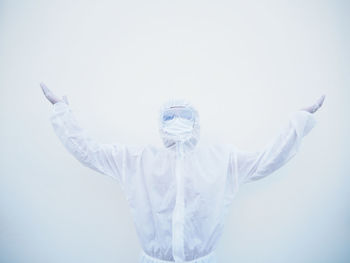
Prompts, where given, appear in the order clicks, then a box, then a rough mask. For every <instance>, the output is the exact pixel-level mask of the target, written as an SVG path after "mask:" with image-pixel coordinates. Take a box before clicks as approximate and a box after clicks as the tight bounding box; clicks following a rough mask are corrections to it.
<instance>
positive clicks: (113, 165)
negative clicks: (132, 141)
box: [50, 99, 316, 263]
mask: <svg viewBox="0 0 350 263" xmlns="http://www.w3.org/2000/svg"><path fill="white" fill-rule="evenodd" d="M172 106H184V107H187V108H189V109H191V110H192V111H193V114H194V122H193V125H192V127H193V128H192V129H191V130H189V129H188V127H190V126H189V125H188V124H189V122H185V123H177V125H174V126H172V127H171V126H166V125H165V124H164V122H163V119H162V116H163V112H164V111H165V110H167V109H169V108H170V107H172ZM50 120H51V123H52V126H53V128H54V131H55V133H56V134H57V136H58V137H59V139H60V140H61V142H62V143H63V145H64V146H65V147H66V149H67V150H68V151H69V152H70V153H71V154H72V155H73V156H74V157H75V158H76V159H77V160H79V161H80V162H81V163H82V164H83V165H85V166H87V167H90V168H92V169H93V170H95V171H97V172H99V173H101V174H104V175H108V176H111V177H112V178H114V179H116V180H117V182H118V183H119V184H120V186H121V188H122V190H123V193H124V194H125V196H126V199H127V201H128V204H129V206H130V209H131V213H132V216H133V218H134V223H135V227H136V230H137V234H138V237H139V240H140V244H141V247H142V252H141V255H140V261H139V262H142V263H155V262H193V263H214V262H217V261H216V260H217V259H216V257H215V248H216V246H217V243H218V240H219V238H220V236H221V235H222V232H223V227H224V219H225V216H226V215H227V212H228V211H229V208H230V205H231V203H232V200H233V198H234V196H235V194H236V193H237V191H238V189H239V186H241V185H242V184H244V183H248V182H253V181H255V180H259V179H261V178H263V177H265V176H267V175H269V174H271V173H272V172H274V171H275V170H277V169H278V168H280V167H281V166H282V165H283V164H285V163H286V162H287V161H289V160H290V159H291V158H292V157H293V156H294V155H295V154H296V152H297V151H298V149H299V146H300V144H301V141H302V138H303V137H304V136H305V135H306V134H307V133H308V132H309V131H310V130H311V129H312V128H313V127H314V125H315V123H316V120H315V118H314V117H313V114H311V113H309V112H307V111H302V110H298V111H296V112H294V113H292V114H291V115H290V118H289V122H288V124H287V125H286V126H285V127H282V129H281V131H280V133H279V134H278V136H277V137H275V138H273V140H271V141H270V142H269V143H268V144H267V145H266V146H265V147H264V148H263V149H262V150H261V151H257V152H247V151H242V150H239V149H238V148H237V147H235V146H232V145H212V146H205V145H202V144H201V143H200V140H199V135H200V125H199V116H198V112H197V111H196V109H195V108H194V107H193V106H192V105H191V104H190V103H188V102H187V101H185V100H175V99H172V100H169V101H168V102H167V103H165V104H164V105H163V106H162V107H161V109H160V112H159V131H160V135H161V137H162V140H163V144H164V146H165V147H155V146H150V145H146V146H140V147H138V146H126V145H124V144H121V143H117V144H102V143H98V142H97V141H95V140H94V139H92V138H90V137H89V136H88V134H87V133H86V131H85V130H84V129H83V128H82V127H80V126H79V123H78V122H77V120H76V119H75V117H74V115H73V113H72V110H71V109H70V106H69V105H68V104H66V103H65V102H64V101H59V102H57V103H55V104H54V105H53V112H52V115H51V117H50ZM181 129H183V131H184V132H183V134H182V135H181V136H179V137H178V138H177V137H176V134H174V133H173V134H171V132H172V131H173V132H176V131H179V134H180V132H181ZM180 137H181V138H180ZM179 138H180V139H179Z"/></svg>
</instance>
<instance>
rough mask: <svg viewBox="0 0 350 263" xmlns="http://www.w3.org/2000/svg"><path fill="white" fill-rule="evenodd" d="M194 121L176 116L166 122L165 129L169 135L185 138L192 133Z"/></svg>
mask: <svg viewBox="0 0 350 263" xmlns="http://www.w3.org/2000/svg"><path fill="white" fill-rule="evenodd" d="M193 124H194V122H193V121H192V120H186V119H183V118H178V117H176V118H174V119H173V120H171V121H167V122H165V123H164V126H163V130H164V132H166V133H167V134H168V135H169V136H171V137H173V138H178V139H184V138H186V137H188V136H189V135H191V133H192V130H193Z"/></svg>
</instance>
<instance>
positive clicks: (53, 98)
mask: <svg viewBox="0 0 350 263" xmlns="http://www.w3.org/2000/svg"><path fill="white" fill-rule="evenodd" d="M40 87H41V89H42V90H43V92H44V95H45V97H46V98H47V99H48V101H50V102H51V103H52V104H55V103H56V102H59V101H64V102H65V103H67V104H69V103H68V99H67V96H63V97H62V99H60V98H59V97H57V96H56V95H55V94H53V93H52V91H51V90H49V88H48V87H46V85H45V84H44V83H42V82H41V83H40Z"/></svg>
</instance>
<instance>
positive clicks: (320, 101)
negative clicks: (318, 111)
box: [317, 94, 326, 107]
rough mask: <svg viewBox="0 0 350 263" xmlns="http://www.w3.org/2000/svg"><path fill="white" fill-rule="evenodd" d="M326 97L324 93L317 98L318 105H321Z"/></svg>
mask: <svg viewBox="0 0 350 263" xmlns="http://www.w3.org/2000/svg"><path fill="white" fill-rule="evenodd" d="M325 98H326V95H324V94H323V95H322V96H321V97H320V98H319V99H318V100H317V104H318V107H321V106H322V104H323V102H324V99H325Z"/></svg>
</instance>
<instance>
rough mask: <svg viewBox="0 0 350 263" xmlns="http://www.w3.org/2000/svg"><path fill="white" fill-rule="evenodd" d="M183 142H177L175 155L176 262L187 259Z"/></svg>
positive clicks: (174, 220)
mask: <svg viewBox="0 0 350 263" xmlns="http://www.w3.org/2000/svg"><path fill="white" fill-rule="evenodd" d="M183 158H184V152H183V144H182V143H181V142H178V143H177V144H176V155H175V177H176V201H175V207H174V211H173V217H172V230H173V231H172V234H173V236H172V241H173V246H172V249H173V257H174V259H175V262H183V261H185V246H184V238H185V237H184V214H185V200H184V177H183Z"/></svg>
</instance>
